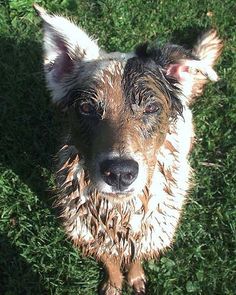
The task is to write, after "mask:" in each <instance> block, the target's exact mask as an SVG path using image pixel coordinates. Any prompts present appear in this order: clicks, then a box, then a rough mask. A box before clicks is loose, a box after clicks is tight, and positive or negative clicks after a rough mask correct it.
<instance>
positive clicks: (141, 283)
mask: <svg viewBox="0 0 236 295" xmlns="http://www.w3.org/2000/svg"><path fill="white" fill-rule="evenodd" d="M130 285H131V286H132V288H133V290H134V294H135V295H145V294H146V291H145V279H144V278H143V277H137V278H134V279H133V280H132V282H130Z"/></svg>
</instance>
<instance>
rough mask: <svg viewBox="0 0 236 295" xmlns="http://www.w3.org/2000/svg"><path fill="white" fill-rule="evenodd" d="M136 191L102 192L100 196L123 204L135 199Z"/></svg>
mask: <svg viewBox="0 0 236 295" xmlns="http://www.w3.org/2000/svg"><path fill="white" fill-rule="evenodd" d="M133 193H134V189H132V190H129V191H126V192H121V191H117V192H109V193H108V192H105V191H101V192H100V195H101V196H102V197H104V198H105V199H108V200H112V201H113V202H123V201H127V200H130V199H131V198H132V197H133Z"/></svg>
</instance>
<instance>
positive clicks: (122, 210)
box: [36, 7, 222, 294]
mask: <svg viewBox="0 0 236 295" xmlns="http://www.w3.org/2000/svg"><path fill="white" fill-rule="evenodd" d="M36 9H37V11H38V13H39V14H40V16H41V17H42V19H43V20H44V28H45V37H44V41H45V74H46V77H47V82H48V87H49V89H50V90H52V93H53V100H54V102H55V103H56V104H57V105H58V106H59V107H60V108H61V109H63V110H64V111H66V112H67V113H68V117H69V121H70V127H69V128H68V130H67V136H66V139H65V141H64V144H63V146H62V148H61V150H60V151H59V153H58V155H57V157H58V171H57V176H56V178H57V184H58V196H57V201H56V206H58V207H59V208H60V210H61V217H62V218H63V221H64V226H65V230H66V232H67V234H68V236H69V237H70V238H71V239H72V241H73V242H74V244H75V245H76V246H79V247H80V248H81V249H82V251H83V252H84V253H85V254H86V255H93V256H95V257H96V258H97V259H100V260H102V261H103V262H104V261H105V265H106V260H109V259H114V261H116V260H117V261H118V260H119V262H117V265H118V266H117V267H116V270H117V272H118V273H119V265H127V266H128V265H130V264H131V263H134V262H135V261H141V260H142V259H150V258H153V257H158V256H159V253H160V252H161V251H163V250H165V249H166V248H167V247H169V246H170V245H171V244H172V243H173V240H174V234H175V231H176V228H177V225H178V223H179V219H180V217H181V212H182V208H183V205H184V203H185V200H186V196H187V193H188V190H189V188H190V186H191V174H192V170H191V168H190V165H189V162H188V154H189V152H190V150H191V148H192V143H193V140H194V130H193V123H192V113H191V110H190V108H189V105H190V103H191V102H192V101H193V98H194V97H196V96H198V95H200V94H201V93H202V90H203V86H204V84H205V83H206V82H207V79H208V78H209V79H211V80H213V81H216V80H217V74H216V72H215V71H214V70H213V68H212V66H213V65H214V63H215V61H216V60H217V58H218V57H219V55H220V52H221V49H222V43H221V40H220V39H219V38H218V37H217V35H216V32H215V31H209V32H208V33H206V34H205V35H203V37H201V38H200V39H199V40H198V42H197V43H196V45H195V47H194V49H193V50H192V51H187V50H185V49H184V48H183V47H181V46H177V45H172V44H168V45H166V46H164V47H162V48H148V47H147V46H142V47H139V48H138V50H137V51H136V52H132V53H127V54H124V53H118V52H116V53H110V54H109V53H106V52H104V51H102V50H100V49H99V47H98V45H97V44H96V42H94V41H93V40H91V39H90V38H89V37H88V36H87V35H86V34H85V32H84V31H82V30H81V29H80V28H78V27H76V26H75V25H74V24H72V23H70V22H69V21H67V20H65V19H64V18H61V17H58V16H50V15H48V14H47V13H46V12H45V11H44V10H43V9H41V8H39V7H36ZM66 28H68V35H66V34H67V29H66ZM71 32H73V34H72V33H71ZM76 36H77V37H76ZM79 42H81V44H80V43H79ZM81 101H82V102H84V101H85V102H89V104H90V105H91V104H93V108H94V113H95V116H93V118H91V116H90V117H88V116H87V114H85V115H84V114H82V113H81ZM153 102H154V103H157V104H158V106H160V107H159V109H158V108H157V111H156V112H154V113H151V114H150V113H147V112H146V108H147V107H148V104H150V103H153ZM78 105H79V107H78ZM94 106H96V107H94ZM147 109H148V108H147ZM86 116H87V117H86ZM104 155H105V156H106V157H111V156H112V157H114V155H115V157H118V156H119V157H132V158H134V159H135V160H136V161H137V162H138V163H139V167H140V169H139V170H140V171H139V175H141V176H140V177H139V180H138V182H137V183H136V185H135V188H136V190H134V192H133V193H127V194H121V193H116V194H114V193H113V194H111V193H110V191H109V188H107V187H106V189H107V190H108V191H107V192H105V193H104V192H103V191H102V190H101V185H100V184H99V181H98V175H97V174H98V173H97V171H98V169H97V165H99V161H101V159H103V158H104ZM100 182H101V181H100ZM104 257H106V259H104ZM107 257H108V258H107ZM107 264H109V265H112V263H111V262H109V263H107ZM139 268H140V266H139ZM111 272H112V271H111ZM134 273H135V271H134ZM140 273H141V274H142V271H140ZM139 279H140V280H142V284H141V286H143V282H144V278H143V274H142V276H141V277H140V278H139ZM130 281H131V282H132V277H131V278H130ZM113 283H114V282H113ZM109 284H110V283H109ZM109 284H108V285H109ZM114 285H116V284H115V283H114ZM117 285H118V289H119V288H120V287H121V279H120V280H119V282H118V283H117ZM137 285H138V284H137ZM105 289H106V290H107V293H106V294H113V293H108V292H112V289H110V287H107V286H106V287H105ZM108 289H109V290H110V291H109V290H108ZM114 290H115V289H114ZM118 293H119V292H118ZM118 293H117V294H118Z"/></svg>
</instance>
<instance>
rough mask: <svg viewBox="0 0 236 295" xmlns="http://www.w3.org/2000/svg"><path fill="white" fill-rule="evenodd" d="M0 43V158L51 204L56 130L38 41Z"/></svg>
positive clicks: (6, 41)
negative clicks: (51, 177)
mask: <svg viewBox="0 0 236 295" xmlns="http://www.w3.org/2000/svg"><path fill="white" fill-rule="evenodd" d="M0 42H1V47H0V68H1V78H0V85H1V91H0V102H1V108H0V118H1V120H0V124H1V125H0V133H1V146H0V161H1V164H2V165H3V166H4V168H6V169H11V170H12V171H13V172H14V173H16V174H17V175H18V176H19V177H20V179H21V181H22V182H23V183H24V184H26V185H27V186H28V187H29V188H30V189H31V191H32V192H34V193H35V194H36V195H37V196H38V197H39V198H40V199H41V200H42V201H44V202H45V203H46V204H47V205H48V207H51V204H52V200H51V198H50V197H51V193H49V187H48V183H47V181H48V175H49V173H48V170H49V171H51V167H52V155H53V154H54V152H55V151H56V148H57V146H58V141H57V138H58V129H57V127H56V123H55V120H54V114H53V110H52V106H50V104H49V99H48V97H49V95H48V93H46V90H45V83H44V80H43V76H42V75H43V73H42V72H43V71H42V66H41V61H42V52H41V45H39V44H37V43H35V42H31V41H30V40H28V41H26V42H25V43H19V42H18V41H17V40H16V39H1V40H0Z"/></svg>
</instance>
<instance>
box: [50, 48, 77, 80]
mask: <svg viewBox="0 0 236 295" xmlns="http://www.w3.org/2000/svg"><path fill="white" fill-rule="evenodd" d="M73 67H74V63H73V61H72V60H71V58H70V57H69V55H68V54H67V53H66V52H62V53H61V54H60V55H59V56H58V57H57V59H56V60H55V63H54V65H53V70H54V72H53V78H54V79H55V82H60V81H61V79H63V77H64V76H65V75H66V74H69V73H71V71H72V70H73Z"/></svg>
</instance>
